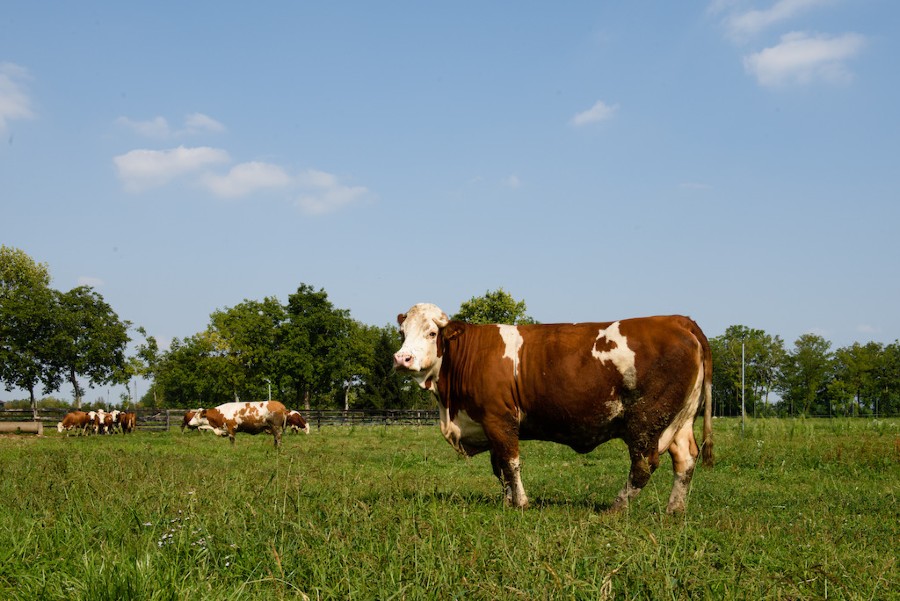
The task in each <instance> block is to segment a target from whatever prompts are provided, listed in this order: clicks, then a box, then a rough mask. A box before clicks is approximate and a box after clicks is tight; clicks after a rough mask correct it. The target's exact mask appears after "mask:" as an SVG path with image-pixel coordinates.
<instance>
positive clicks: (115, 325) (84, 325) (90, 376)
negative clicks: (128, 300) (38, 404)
mask: <svg viewBox="0 0 900 601" xmlns="http://www.w3.org/2000/svg"><path fill="white" fill-rule="evenodd" d="M57 302H58V304H59V307H58V311H57V316H58V320H59V321H58V324H57V327H58V331H57V332H56V336H57V345H56V347H57V351H56V352H57V355H56V357H55V358H54V361H55V362H56V363H57V364H58V366H59V369H60V370H61V371H62V372H63V373H64V374H65V377H66V378H67V380H68V381H69V383H70V384H71V385H72V388H73V393H74V396H75V406H76V407H81V398H82V396H83V395H84V390H83V389H82V387H81V383H80V382H79V380H80V379H86V380H87V382H88V386H91V387H92V386H94V385H95V384H124V383H125V382H127V380H128V372H127V369H126V368H127V362H126V357H125V348H126V346H127V345H128V341H129V338H128V327H129V325H130V324H129V323H128V322H126V321H122V320H120V319H119V316H118V315H116V313H115V311H113V310H112V307H110V306H109V304H107V303H106V302H105V301H104V300H103V297H102V296H101V295H100V294H98V293H97V292H95V291H94V290H92V289H91V288H89V287H87V286H79V287H77V288H73V289H72V290H70V291H69V292H65V293H60V294H58V295H57Z"/></svg>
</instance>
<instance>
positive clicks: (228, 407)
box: [188, 401, 288, 448]
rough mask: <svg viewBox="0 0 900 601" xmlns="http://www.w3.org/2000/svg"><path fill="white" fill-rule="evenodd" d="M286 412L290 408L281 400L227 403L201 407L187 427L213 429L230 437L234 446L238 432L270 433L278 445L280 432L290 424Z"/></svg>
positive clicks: (221, 434) (220, 434)
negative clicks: (206, 407)
mask: <svg viewBox="0 0 900 601" xmlns="http://www.w3.org/2000/svg"><path fill="white" fill-rule="evenodd" d="M287 415H288V410H287V408H286V407H285V406H284V405H282V404H281V403H279V402H278V401H262V402H259V403H225V404H224V405H219V406H218V407H214V408H212V409H201V410H200V413H197V414H195V415H194V417H192V418H191V420H190V422H189V423H188V426H193V427H196V428H200V429H201V430H212V431H213V432H214V433H215V434H216V435H217V436H227V437H228V438H230V439H231V444H232V445H233V444H234V435H235V434H236V433H237V432H246V433H248V434H259V433H260V432H269V433H271V434H272V436H273V437H274V438H275V447H276V448H277V447H278V446H279V445H280V444H281V432H282V431H283V430H284V427H285V424H286V423H287Z"/></svg>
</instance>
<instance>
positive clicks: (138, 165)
mask: <svg viewBox="0 0 900 601" xmlns="http://www.w3.org/2000/svg"><path fill="white" fill-rule="evenodd" d="M229 160H230V159H229V156H228V153H227V152H225V151H224V150H220V149H218V148H209V147H206V146H201V147H197V148H185V147H184V146H179V147H178V148H172V149H169V150H132V151H131V152H127V153H125V154H122V155H119V156H117V157H115V158H113V163H114V164H115V166H116V169H117V171H118V174H119V179H121V180H122V184H123V185H124V186H125V189H126V190H128V191H129V192H141V191H143V190H147V189H150V188H155V187H157V186H161V185H163V184H166V183H168V182H170V181H172V180H173V179H175V178H177V177H179V176H182V175H185V174H189V173H192V172H197V171H200V170H202V169H205V168H207V167H210V166H212V165H217V164H221V163H227V162H228V161H229Z"/></svg>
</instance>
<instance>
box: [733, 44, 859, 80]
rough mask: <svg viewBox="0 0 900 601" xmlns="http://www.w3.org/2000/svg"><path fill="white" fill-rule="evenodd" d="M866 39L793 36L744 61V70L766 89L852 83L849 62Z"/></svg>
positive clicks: (749, 56) (745, 58) (747, 57)
mask: <svg viewBox="0 0 900 601" xmlns="http://www.w3.org/2000/svg"><path fill="white" fill-rule="evenodd" d="M865 42H866V39H865V37H864V36H862V35H859V34H855V33H846V34H843V35H839V36H826V35H811V34H808V33H804V32H793V33H789V34H786V35H783V36H782V37H781V41H780V42H779V43H778V44H776V45H775V46H772V47H770V48H765V49H763V50H761V51H760V52H757V53H755V54H750V55H748V56H746V57H744V68H745V69H746V70H747V72H749V73H751V74H752V75H754V76H755V77H756V80H757V81H758V82H759V84H760V85H763V86H780V85H785V84H792V83H798V84H808V83H812V82H815V81H823V82H826V83H846V82H848V81H850V80H852V79H853V75H852V73H851V71H850V69H849V68H848V67H847V64H846V62H847V61H848V60H850V59H852V58H854V57H855V56H856V55H858V54H859V53H860V52H861V51H862V49H863V47H864V46H865Z"/></svg>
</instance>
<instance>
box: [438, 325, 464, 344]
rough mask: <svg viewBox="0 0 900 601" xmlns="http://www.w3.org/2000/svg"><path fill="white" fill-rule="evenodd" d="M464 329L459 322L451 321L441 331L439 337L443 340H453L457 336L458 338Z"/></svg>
mask: <svg viewBox="0 0 900 601" xmlns="http://www.w3.org/2000/svg"><path fill="white" fill-rule="evenodd" d="M465 329H466V324H464V323H462V322H461V321H451V322H448V323H447V325H446V326H444V327H443V328H442V329H441V336H443V337H444V340H453V339H454V338H456V337H457V336H460V335H461V334H462V333H463V332H464V331H465Z"/></svg>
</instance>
